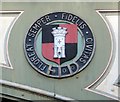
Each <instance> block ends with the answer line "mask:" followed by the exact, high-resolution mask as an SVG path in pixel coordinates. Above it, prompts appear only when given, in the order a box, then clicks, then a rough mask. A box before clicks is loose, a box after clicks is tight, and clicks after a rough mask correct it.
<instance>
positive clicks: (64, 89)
mask: <svg viewBox="0 0 120 102" xmlns="http://www.w3.org/2000/svg"><path fill="white" fill-rule="evenodd" d="M97 9H117V2H116V3H115V2H111V3H110V2H107V3H102V2H101V3H100V2H98V3H97V2H96V3H95V2H76V3H75V2H72V3H69V2H68V3H65V2H52V3H51V2H46V3H44V2H41V3H40V2H39V3H38V2H36V3H28V2H27V3H26V2H24V3H13V2H11V3H10V2H6V3H4V2H3V3H2V10H23V11H24V13H23V14H22V15H21V16H20V18H19V19H18V20H17V22H16V23H15V25H14V27H13V29H12V31H11V34H10V38H9V46H8V50H9V56H10V60H11V63H12V66H13V68H14V69H13V70H12V69H7V68H0V72H2V76H1V77H2V79H3V80H7V81H11V82H15V83H19V84H23V85H28V86H31V87H34V88H38V89H42V90H46V91H49V92H53V93H55V94H60V95H62V96H66V97H70V98H73V99H77V100H110V99H109V98H107V97H105V96H101V95H98V94H95V93H92V92H89V91H87V90H85V87H87V86H88V85H90V84H91V83H92V82H94V81H95V80H96V79H97V78H98V77H99V76H100V75H101V73H102V72H103V71H104V69H105V67H106V65H107V64H108V60H109V57H110V53H111V39H110V33H109V31H108V29H107V26H106V25H105V23H104V21H103V20H102V18H101V17H100V16H99V15H98V14H97V13H96V10H97ZM58 11H62V12H64V11H65V12H70V13H73V14H75V15H77V16H79V17H80V18H82V19H83V20H84V21H86V22H87V24H88V25H89V27H90V28H91V29H92V32H93V35H94V37H95V43H96V49H95V54H94V57H93V59H92V61H91V63H90V64H89V65H88V66H87V68H85V69H84V70H83V71H82V72H80V73H78V74H76V75H74V76H72V77H69V78H64V79H53V78H48V77H46V76H43V75H41V74H40V73H38V72H37V71H35V70H34V69H33V68H32V67H31V66H30V64H29V63H28V62H27V60H26V58H25V54H24V48H23V43H24V38H25V35H26V33H27V31H28V29H29V28H30V26H31V24H33V22H35V21H36V20H37V19H38V18H40V17H42V16H43V15H45V14H48V13H50V12H58ZM0 87H1V85H0ZM1 93H4V94H8V95H12V96H14V97H19V98H23V99H32V100H46V99H52V98H50V97H44V96H41V95H39V94H35V93H32V92H27V91H25V90H20V89H15V88H11V87H7V86H2V92H1Z"/></svg>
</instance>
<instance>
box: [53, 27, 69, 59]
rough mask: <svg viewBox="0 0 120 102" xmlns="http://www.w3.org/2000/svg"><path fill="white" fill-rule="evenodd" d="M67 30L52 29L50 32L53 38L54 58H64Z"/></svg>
mask: <svg viewBox="0 0 120 102" xmlns="http://www.w3.org/2000/svg"><path fill="white" fill-rule="evenodd" d="M66 30H67V28H62V27H57V28H53V31H52V32H51V33H52V34H53V36H54V58H65V35H66V34H67V31H66Z"/></svg>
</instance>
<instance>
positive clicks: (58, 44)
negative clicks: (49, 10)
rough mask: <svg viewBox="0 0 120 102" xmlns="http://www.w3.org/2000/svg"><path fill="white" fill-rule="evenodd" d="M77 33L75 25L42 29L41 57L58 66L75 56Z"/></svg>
mask: <svg viewBox="0 0 120 102" xmlns="http://www.w3.org/2000/svg"><path fill="white" fill-rule="evenodd" d="M77 42H78V31H77V25H75V24H59V25H45V26H43V27H42V55H43V57H44V58H45V59H47V60H49V61H52V62H55V63H57V64H58V65H61V64H62V63H64V62H66V61H69V60H72V59H73V58H75V56H76V55H77Z"/></svg>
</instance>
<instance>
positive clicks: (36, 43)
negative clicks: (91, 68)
mask: <svg viewBox="0 0 120 102" xmlns="http://www.w3.org/2000/svg"><path fill="white" fill-rule="evenodd" d="M24 49H25V55H26V58H27V60H28V62H29V63H30V65H31V66H32V67H33V68H34V69H35V70H37V71H38V72H40V73H41V74H43V75H46V76H49V77H53V78H65V77H68V76H72V75H75V74H76V73H78V72H80V71H81V70H83V69H85V68H86V66H87V65H88V64H89V62H90V61H91V59H92V57H93V54H94V49H95V41H94V37H93V34H92V31H91V30H90V28H89V26H88V25H87V23H86V22H85V21H83V20H82V19H81V18H79V17H78V16H76V15H74V14H71V13H66V12H55V13H50V14H47V15H45V16H43V17H41V18H39V19H38V20H37V21H35V22H34V23H33V25H32V26H31V27H30V29H29V31H28V33H27V35H26V37H25V41H24Z"/></svg>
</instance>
